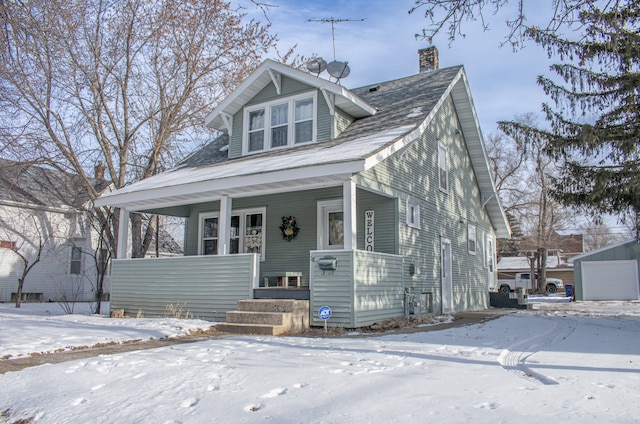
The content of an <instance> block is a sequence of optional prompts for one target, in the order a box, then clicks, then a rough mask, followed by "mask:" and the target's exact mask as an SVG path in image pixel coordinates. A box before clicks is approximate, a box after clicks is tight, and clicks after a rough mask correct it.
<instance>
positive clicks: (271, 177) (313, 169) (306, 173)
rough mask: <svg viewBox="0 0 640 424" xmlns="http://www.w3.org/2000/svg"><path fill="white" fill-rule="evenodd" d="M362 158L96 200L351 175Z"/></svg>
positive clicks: (121, 202)
mask: <svg viewBox="0 0 640 424" xmlns="http://www.w3.org/2000/svg"><path fill="white" fill-rule="evenodd" d="M363 167H364V164H363V161H361V160H356V161H351V162H337V163H330V164H324V165H317V166H307V167H304V168H292V169H286V170H282V171H273V172H265V173H260V174H252V175H242V176H237V177H228V178H220V179H214V180H206V181H199V182H196V183H184V184H177V185H173V186H169V187H167V186H163V187H154V188H149V189H147V190H140V191H136V192H128V193H121V194H118V193H117V192H114V193H110V194H107V195H105V196H102V197H100V198H98V199H96V201H95V205H96V206H107V205H109V206H122V207H125V208H126V205H127V204H128V203H131V204H133V203H138V202H144V201H148V200H153V199H158V198H164V197H172V196H185V195H189V194H197V193H202V192H213V191H216V192H220V193H224V192H225V191H227V190H233V189H236V188H239V187H252V186H260V185H263V184H270V183H281V182H286V181H291V180H300V179H306V178H309V179H312V178H315V177H324V176H334V175H342V174H347V175H351V174H354V173H357V172H361V171H363Z"/></svg>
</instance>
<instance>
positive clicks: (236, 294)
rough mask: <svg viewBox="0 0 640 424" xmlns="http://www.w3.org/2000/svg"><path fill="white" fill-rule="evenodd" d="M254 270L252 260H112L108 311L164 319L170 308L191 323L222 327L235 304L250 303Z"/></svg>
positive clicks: (255, 263) (234, 257)
mask: <svg viewBox="0 0 640 424" xmlns="http://www.w3.org/2000/svg"><path fill="white" fill-rule="evenodd" d="M258 268H259V260H258V257H257V255H252V254H249V255H230V256H190V257H178V258H157V259H120V260H115V261H113V267H112V284H111V309H112V310H114V309H124V312H125V314H126V315H129V316H136V315H137V314H138V313H142V314H143V316H145V317H164V316H170V313H169V312H168V311H167V306H168V305H173V306H174V307H180V308H182V309H183V311H185V312H187V311H188V312H189V313H190V314H191V315H192V316H193V318H200V319H205V320H210V321H224V319H225V313H226V312H227V311H232V310H235V309H236V302H237V301H238V300H241V299H251V298H252V297H253V291H252V288H253V284H254V281H256V280H255V277H256V274H257V271H258Z"/></svg>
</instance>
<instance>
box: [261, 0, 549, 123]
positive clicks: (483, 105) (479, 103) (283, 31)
mask: <svg viewBox="0 0 640 424" xmlns="http://www.w3.org/2000/svg"><path fill="white" fill-rule="evenodd" d="M270 3H272V4H276V5H278V7H276V8H272V9H271V11H270V12H269V18H270V20H271V21H272V25H273V26H272V28H273V31H274V32H275V33H277V34H278V35H279V39H280V42H279V50H280V51H285V50H286V49H287V48H288V47H290V46H293V45H294V44H297V50H296V51H297V52H298V53H299V54H302V55H305V56H311V55H312V54H317V55H319V56H322V57H323V58H325V59H326V60H327V61H330V60H333V46H332V40H331V24H329V23H317V22H307V20H309V19H325V18H331V17H333V18H336V19H365V21H363V22H345V23H337V24H335V44H336V59H338V60H346V61H348V62H349V66H350V68H351V75H350V76H349V77H348V78H346V79H344V80H343V81H342V84H343V85H344V86H345V87H347V88H353V87H359V86H363V85H368V84H373V83H376V82H381V81H388V80H392V79H397V78H401V77H405V76H408V75H413V74H416V73H417V72H418V53H417V51H418V49H421V48H424V47H428V46H429V44H428V43H427V42H426V41H420V40H416V38H415V36H414V35H415V34H416V33H418V32H420V30H421V29H422V28H423V27H425V26H426V24H427V23H428V22H427V20H426V19H425V18H424V17H423V16H422V14H421V13H420V12H417V13H416V14H413V15H409V14H408V13H407V12H408V10H409V9H410V8H411V7H412V5H413V1H412V0H402V1H386V0H351V1H320V0H310V1H305V0H297V1H295V0H273V1H272V2H270ZM543 4H545V3H542V4H541V3H538V2H536V4H535V5H534V6H532V7H535V6H537V7H538V8H541V6H542V5H543ZM541 9H542V8H541ZM510 12H511V11H510V10H509V9H501V10H500V12H499V14H498V15H496V16H492V17H491V19H490V20H489V23H490V27H491V30H490V31H483V30H482V27H481V25H480V24H479V23H477V22H470V23H468V24H467V26H466V27H465V28H466V31H465V32H466V35H467V36H466V38H459V39H457V40H456V41H454V42H453V44H451V46H449V42H448V40H447V37H446V35H441V36H439V37H437V38H436V39H435V40H434V45H435V46H436V47H437V48H438V50H439V53H440V67H441V68H444V67H448V66H456V65H464V67H465V70H466V72H467V76H468V78H469V84H470V86H471V93H472V96H473V100H474V103H475V107H476V111H477V114H478V118H479V120H480V126H481V129H482V132H483V133H485V134H487V133H488V132H493V131H495V130H496V124H495V122H496V121H499V120H509V119H513V117H514V115H515V114H523V113H527V112H534V113H538V114H540V110H541V104H542V102H543V101H546V100H547V98H546V97H545V95H544V93H543V91H542V89H541V88H540V87H539V86H538V85H537V84H536V77H537V76H538V75H540V74H547V75H549V74H550V73H549V71H548V67H549V65H550V64H551V63H553V61H552V60H549V59H548V58H547V56H546V53H545V52H544V51H543V50H542V49H541V48H540V47H538V46H536V45H535V44H533V43H530V44H529V45H527V46H526V48H525V49H524V50H520V51H518V52H515V53H514V52H513V51H512V49H511V48H510V47H503V48H500V47H499V44H500V42H501V41H502V39H503V37H504V36H505V34H506V27H505V25H504V22H505V20H506V18H507V17H508V16H511V15H510ZM250 13H251V14H253V13H258V12H256V11H251V12H250ZM531 13H532V15H531V19H532V20H534V19H535V18H536V16H535V14H536V13H537V12H536V11H535V10H533V11H531ZM324 75H326V74H324ZM540 121H543V118H542V115H540Z"/></svg>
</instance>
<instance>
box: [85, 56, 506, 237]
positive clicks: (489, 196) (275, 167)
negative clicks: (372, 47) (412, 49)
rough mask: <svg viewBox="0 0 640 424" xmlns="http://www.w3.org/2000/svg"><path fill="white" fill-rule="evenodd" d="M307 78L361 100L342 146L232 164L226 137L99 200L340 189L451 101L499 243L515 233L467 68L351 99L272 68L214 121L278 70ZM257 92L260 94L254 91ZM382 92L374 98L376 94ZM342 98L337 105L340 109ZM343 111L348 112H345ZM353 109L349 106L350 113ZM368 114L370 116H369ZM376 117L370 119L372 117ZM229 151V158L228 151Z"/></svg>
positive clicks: (147, 203)
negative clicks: (490, 159)
mask: <svg viewBox="0 0 640 424" xmlns="http://www.w3.org/2000/svg"><path fill="white" fill-rule="evenodd" d="M272 68H273V69H274V70H276V71H278V72H282V73H283V74H285V75H288V76H290V75H293V76H295V77H297V78H303V77H302V76H301V75H300V74H302V75H305V76H304V78H305V81H304V82H306V83H308V84H310V85H313V86H315V87H317V88H319V89H321V90H326V91H329V92H331V93H334V94H335V93H338V92H340V93H343V95H342V97H341V98H342V99H355V100H354V102H355V103H354V105H355V106H354V105H352V107H356V108H361V110H362V111H363V112H361V115H364V116H362V117H361V118H360V119H356V120H355V121H354V122H353V123H352V124H351V125H350V126H349V127H348V128H347V129H345V131H343V132H342V133H341V134H340V135H339V136H338V137H337V138H336V139H335V140H332V141H326V142H322V143H314V144H308V145H302V146H298V147H294V148H290V149H281V150H276V151H270V152H266V153H261V154H255V155H251V156H245V157H240V158H235V159H229V158H228V157H227V155H226V153H223V151H224V143H225V142H226V140H227V139H226V138H225V137H227V136H226V135H223V136H221V137H219V138H217V139H216V140H214V141H213V142H212V143H210V144H209V145H207V146H205V147H204V148H203V149H202V150H200V151H198V152H195V153H194V154H192V155H191V156H189V157H188V158H187V159H185V160H184V161H182V162H181V163H180V164H178V166H176V167H175V168H173V169H170V170H168V171H166V172H163V173H161V174H158V175H155V176H153V177H150V178H148V179H145V180H142V181H139V182H136V183H134V184H131V185H129V186H126V187H123V188H121V189H119V190H117V191H115V192H113V193H109V194H106V195H104V196H102V197H101V198H99V199H97V200H96V205H98V206H100V205H107V204H109V205H112V206H119V207H123V208H125V209H127V210H130V211H140V210H151V209H154V208H155V209H158V208H167V207H171V206H179V205H185V204H189V203H197V202H205V201H212V200H216V199H219V198H220V197H221V196H222V195H223V194H224V195H228V196H230V197H234V198H237V197H248V196H254V195H258V194H267V193H273V192H278V191H283V190H286V191H295V190H303V189H304V190H306V189H311V188H317V187H327V186H336V185H338V184H341V183H342V182H343V181H345V180H346V179H348V178H350V177H351V175H353V174H355V173H358V172H362V171H366V170H367V169H370V168H372V167H373V166H375V165H376V164H378V163H380V162H381V161H383V160H384V159H386V158H388V157H389V156H391V155H393V154H395V153H398V152H402V151H403V150H404V149H405V148H406V147H407V146H409V145H410V144H411V143H413V142H414V141H415V140H417V139H418V138H419V137H420V136H421V135H422V134H423V133H424V131H425V130H426V129H427V127H428V125H429V124H430V123H431V121H432V119H433V118H434V117H435V115H436V113H437V112H438V110H439V108H440V106H441V105H442V104H443V103H444V102H445V101H446V100H447V98H448V97H449V96H451V98H452V99H453V102H454V105H455V108H456V111H457V113H458V115H459V116H460V122H461V126H462V131H463V133H464V139H465V140H466V142H467V148H468V151H469V154H470V157H471V162H472V166H473V168H474V171H475V176H476V179H477V182H478V185H479V187H480V191H481V193H482V201H483V203H484V206H485V207H486V208H487V211H488V213H489V215H490V217H491V220H492V222H493V224H494V227H495V228H496V232H497V234H498V236H499V237H509V235H510V230H509V225H508V222H507V219H506V216H505V214H504V211H503V210H502V207H501V205H500V202H499V200H498V198H497V196H496V190H495V185H494V183H493V179H492V177H491V173H490V170H489V166H488V161H487V156H486V152H485V150H484V143H483V141H482V135H481V133H480V129H479V124H478V120H477V117H476V114H475V109H474V106H473V102H472V100H471V95H470V90H469V87H468V83H467V78H466V75H465V73H464V69H463V67H462V66H456V67H451V68H445V69H440V70H437V71H433V72H429V73H422V74H418V75H413V76H410V77H406V78H401V79H398V80H394V81H387V82H383V83H380V84H374V85H370V86H367V87H362V88H358V89H354V90H351V91H348V90H346V89H344V87H341V86H339V85H337V84H334V83H331V82H329V81H326V80H323V79H321V78H317V77H314V76H312V75H309V74H305V73H303V72H301V71H298V70H293V69H291V68H288V67H286V66H285V65H282V64H278V63H276V62H273V61H270V60H267V61H265V62H264V63H263V64H262V65H261V66H260V67H259V68H258V71H256V73H255V74H252V76H250V77H249V79H248V80H247V81H249V82H247V81H245V83H243V84H241V86H240V87H239V88H238V90H236V92H234V94H232V95H231V96H230V99H227V100H225V101H224V102H223V103H221V105H220V106H218V107H217V108H216V109H215V110H214V112H212V113H211V114H210V115H209V116H208V117H207V122H208V123H209V124H210V125H212V126H214V127H218V126H222V127H224V122H223V119H222V118H220V120H219V121H217V119H218V117H219V116H221V115H222V114H223V113H228V114H231V113H232V112H233V110H236V108H238V109H237V110H239V108H241V107H242V105H243V104H244V103H243V102H245V101H248V99H250V98H251V97H250V96H248V95H245V94H243V93H244V92H245V91H249V92H252V93H257V92H258V91H259V90H260V89H262V88H263V87H264V85H266V84H268V83H269V82H270V81H271V78H272V77H271V74H270V73H269V70H270V69H272ZM254 84H255V86H254ZM372 87H375V89H374V90H372V89H371V88H372ZM337 102H338V96H337V94H336V105H338V103H337ZM341 107H343V106H341ZM344 107H346V106H344ZM367 108H368V109H367ZM367 110H368V111H369V112H373V111H375V114H373V113H364V112H365V111H367ZM221 149H222V151H221Z"/></svg>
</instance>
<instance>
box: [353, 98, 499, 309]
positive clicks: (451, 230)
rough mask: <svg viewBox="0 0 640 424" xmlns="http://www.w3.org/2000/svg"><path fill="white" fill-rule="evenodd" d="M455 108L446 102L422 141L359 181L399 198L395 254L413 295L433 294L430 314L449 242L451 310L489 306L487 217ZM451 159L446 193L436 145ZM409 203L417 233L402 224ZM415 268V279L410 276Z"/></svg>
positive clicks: (437, 298) (438, 291) (437, 299)
mask: <svg viewBox="0 0 640 424" xmlns="http://www.w3.org/2000/svg"><path fill="white" fill-rule="evenodd" d="M460 133H461V131H460V130H459V124H458V121H457V116H456V113H455V108H454V106H453V102H452V101H451V99H448V100H447V101H446V102H445V103H444V104H443V106H442V108H441V109H440V110H439V112H438V114H437V115H436V117H435V118H434V119H433V121H432V122H431V124H430V125H429V127H428V128H427V130H426V131H425V134H424V135H423V137H422V138H421V139H419V140H418V141H417V142H415V143H414V144H413V145H411V146H410V147H409V148H408V149H407V150H406V151H404V153H403V154H402V155H400V154H397V155H394V156H392V157H390V158H388V159H386V160H385V161H383V162H382V163H380V164H378V165H377V166H375V167H374V168H372V169H371V170H369V171H366V172H364V173H362V174H360V175H359V176H358V177H359V178H358V179H357V182H358V183H359V184H361V185H364V186H369V187H372V188H376V189H378V190H380V191H383V192H387V193H389V194H391V195H394V196H397V197H398V209H399V219H398V234H399V246H400V247H399V254H400V255H402V256H403V257H404V258H405V272H404V274H405V284H406V285H407V287H408V288H409V289H411V290H412V291H414V292H416V293H431V294H432V298H433V299H434V304H433V306H434V310H435V312H438V311H440V310H441V309H442V305H441V303H440V295H441V282H440V241H441V238H443V237H444V238H447V239H449V240H450V241H451V247H452V256H453V264H454V267H453V296H454V310H456V311H459V310H468V309H483V308H486V307H488V278H489V276H488V275H489V273H488V270H487V269H486V268H485V267H484V261H483V257H484V251H483V246H484V243H483V239H484V236H485V234H493V229H492V226H491V222H490V220H489V216H488V214H487V213H486V211H485V210H483V209H482V203H481V200H480V190H479V187H478V184H477V182H476V180H475V176H474V173H473V168H472V166H471V160H470V158H469V155H468V152H467V148H466V145H465V142H464V138H463V137H462V135H461V134H460ZM440 143H441V144H443V145H444V146H445V147H446V149H447V152H448V159H449V192H448V193H444V192H442V191H441V190H440V189H439V183H438V145H439V144H440ZM407 200H409V201H410V202H411V203H412V204H417V205H419V206H420V228H419V229H416V228H412V227H409V226H408V225H407V224H406V206H407ZM468 224H474V225H476V228H477V251H476V254H475V255H471V254H469V253H468V249H467V225H468ZM411 264H413V265H414V267H415V274H414V275H413V276H411V275H409V266H410V265H411Z"/></svg>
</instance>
